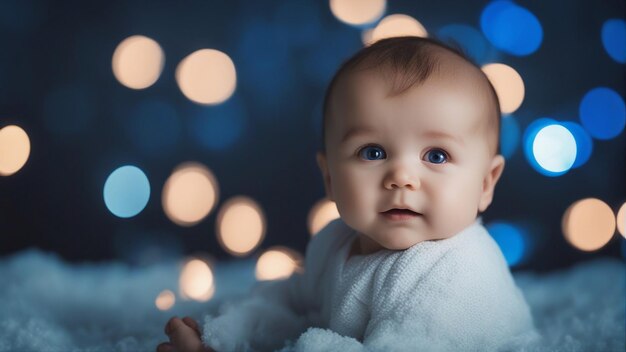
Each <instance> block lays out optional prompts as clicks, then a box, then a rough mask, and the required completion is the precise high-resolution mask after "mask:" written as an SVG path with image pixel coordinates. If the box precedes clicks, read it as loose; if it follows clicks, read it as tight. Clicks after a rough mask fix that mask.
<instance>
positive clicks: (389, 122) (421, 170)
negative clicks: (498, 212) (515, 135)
mask: <svg viewBox="0 0 626 352" xmlns="http://www.w3.org/2000/svg"><path fill="white" fill-rule="evenodd" d="M323 113H324V125H323V133H322V136H323V141H322V144H323V147H322V151H320V152H319V153H318V155H317V162H318V165H319V167H320V169H321V171H322V176H323V178H324V185H325V188H326V194H327V196H328V198H329V199H330V200H333V201H335V202H336V204H337V209H338V210H339V213H340V215H341V218H342V220H343V221H344V222H345V223H346V224H347V225H348V226H350V227H351V228H353V229H355V230H357V231H358V232H360V233H361V234H363V235H365V237H366V239H367V240H368V241H369V242H370V244H371V246H369V247H370V248H371V249H372V250H375V249H378V248H381V247H384V248H387V249H394V250H399V249H406V248H409V247H411V246H412V245H414V244H417V243H419V242H422V241H426V240H438V239H445V238H448V237H451V236H453V235H454V234H456V233H458V232H459V231H461V230H462V229H463V228H465V227H467V226H468V225H470V224H471V223H473V222H474V221H475V220H476V217H477V216H478V213H479V212H483V211H485V210H486V209H487V207H488V206H489V205H490V204H491V200H492V198H493V192H494V188H495V185H496V183H497V182H498V179H499V178H500V175H501V174H502V170H503V169H504V158H503V157H502V155H499V152H498V151H499V128H500V106H499V103H498V98H497V96H496V93H495V90H494V89H493V87H492V85H491V83H490V82H489V80H488V79H487V77H486V76H485V74H484V73H483V72H482V71H481V69H480V68H479V67H478V66H476V64H474V63H472V62H471V61H470V60H469V59H467V58H466V57H465V56H464V55H463V54H462V53H461V52H459V51H457V50H455V49H452V48H449V47H448V46H446V45H444V44H441V43H440V42H438V41H435V40H432V39H425V38H418V37H400V38H390V39H384V40H381V41H378V42H376V43H374V44H373V45H371V46H369V47H366V48H363V49H362V50H360V51H359V52H358V53H357V54H355V55H354V56H353V57H352V58H351V59H349V60H348V61H347V62H346V63H344V64H343V66H342V67H341V68H340V69H339V71H338V72H337V73H336V74H335V77H334V78H333V80H332V81H331V83H330V85H329V87H328V90H327V93H326V99H325V102H324V111H323ZM393 208H399V209H403V208H404V209H410V210H411V211H412V212H413V213H411V215H410V217H408V218H407V219H400V220H398V219H394V218H397V217H399V216H394V214H402V212H387V211H388V210H390V209H393Z"/></svg>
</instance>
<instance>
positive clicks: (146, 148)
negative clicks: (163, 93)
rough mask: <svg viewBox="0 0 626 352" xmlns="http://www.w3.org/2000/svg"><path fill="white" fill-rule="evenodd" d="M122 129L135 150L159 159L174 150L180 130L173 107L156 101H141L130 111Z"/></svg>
mask: <svg viewBox="0 0 626 352" xmlns="http://www.w3.org/2000/svg"><path fill="white" fill-rule="evenodd" d="M124 127H125V128H126V132H127V134H128V136H129V137H130V139H131V141H132V143H133V144H134V145H135V146H136V147H137V149H139V150H140V151H141V152H143V153H145V154H147V155H151V156H159V157H162V156H163V154H167V153H169V152H172V151H173V150H174V147H175V146H176V144H177V143H178V140H179V137H180V129H181V127H180V121H179V117H178V114H177V113H176V110H175V109H174V107H173V106H172V105H171V104H169V103H167V102H165V101H160V100H156V99H147V100H144V101H141V102H140V103H138V104H137V105H136V106H135V107H134V108H133V109H131V112H130V116H129V117H128V121H127V123H125V125H124Z"/></svg>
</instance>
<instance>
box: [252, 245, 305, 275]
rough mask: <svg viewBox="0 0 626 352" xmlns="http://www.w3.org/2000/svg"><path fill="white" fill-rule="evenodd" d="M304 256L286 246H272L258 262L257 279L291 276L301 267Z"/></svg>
mask: <svg viewBox="0 0 626 352" xmlns="http://www.w3.org/2000/svg"><path fill="white" fill-rule="evenodd" d="M301 262H302V256H301V255H300V254H298V253H297V252H295V251H293V250H291V249H288V248H285V247H280V246H278V247H272V248H270V249H268V250H267V251H265V252H264V253H263V254H261V256H260V257H259V259H258V260H257V263H256V270H255V275H256V278H257V280H280V279H286V278H288V277H290V276H291V275H292V274H293V273H294V272H296V271H298V270H299V269H300V267H301Z"/></svg>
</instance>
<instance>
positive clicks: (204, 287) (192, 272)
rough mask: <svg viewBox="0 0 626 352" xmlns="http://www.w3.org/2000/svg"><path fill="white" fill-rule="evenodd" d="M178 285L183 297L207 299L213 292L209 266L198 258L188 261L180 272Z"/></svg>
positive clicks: (201, 300)
mask: <svg viewBox="0 0 626 352" xmlns="http://www.w3.org/2000/svg"><path fill="white" fill-rule="evenodd" d="M179 287H180V294H181V296H182V297H183V298H184V299H189V298H190V299H193V300H195V301H200V302H205V301H208V300H209V299H211V297H212V296H213V294H214V293H215V286H214V282H213V272H212V271H211V268H210V267H209V265H208V264H207V263H205V262H203V261H202V260H200V259H192V260H190V261H188V262H187V263H186V264H185V265H184V266H183V270H182V271H181V273H180V279H179Z"/></svg>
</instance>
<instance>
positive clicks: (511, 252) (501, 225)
mask: <svg viewBox="0 0 626 352" xmlns="http://www.w3.org/2000/svg"><path fill="white" fill-rule="evenodd" d="M487 229H488V230H489V234H491V236H492V237H493V239H494V240H495V241H496V243H497V244H498V246H499V247H500V250H502V254H504V258H506V262H507V264H508V265H509V266H510V267H513V266H515V265H518V264H520V263H521V262H522V260H523V259H524V257H525V254H526V253H525V252H526V236H525V234H524V233H523V231H522V230H521V229H519V228H518V227H516V226H514V225H511V224H509V223H506V222H493V223H491V224H489V225H487Z"/></svg>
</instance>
